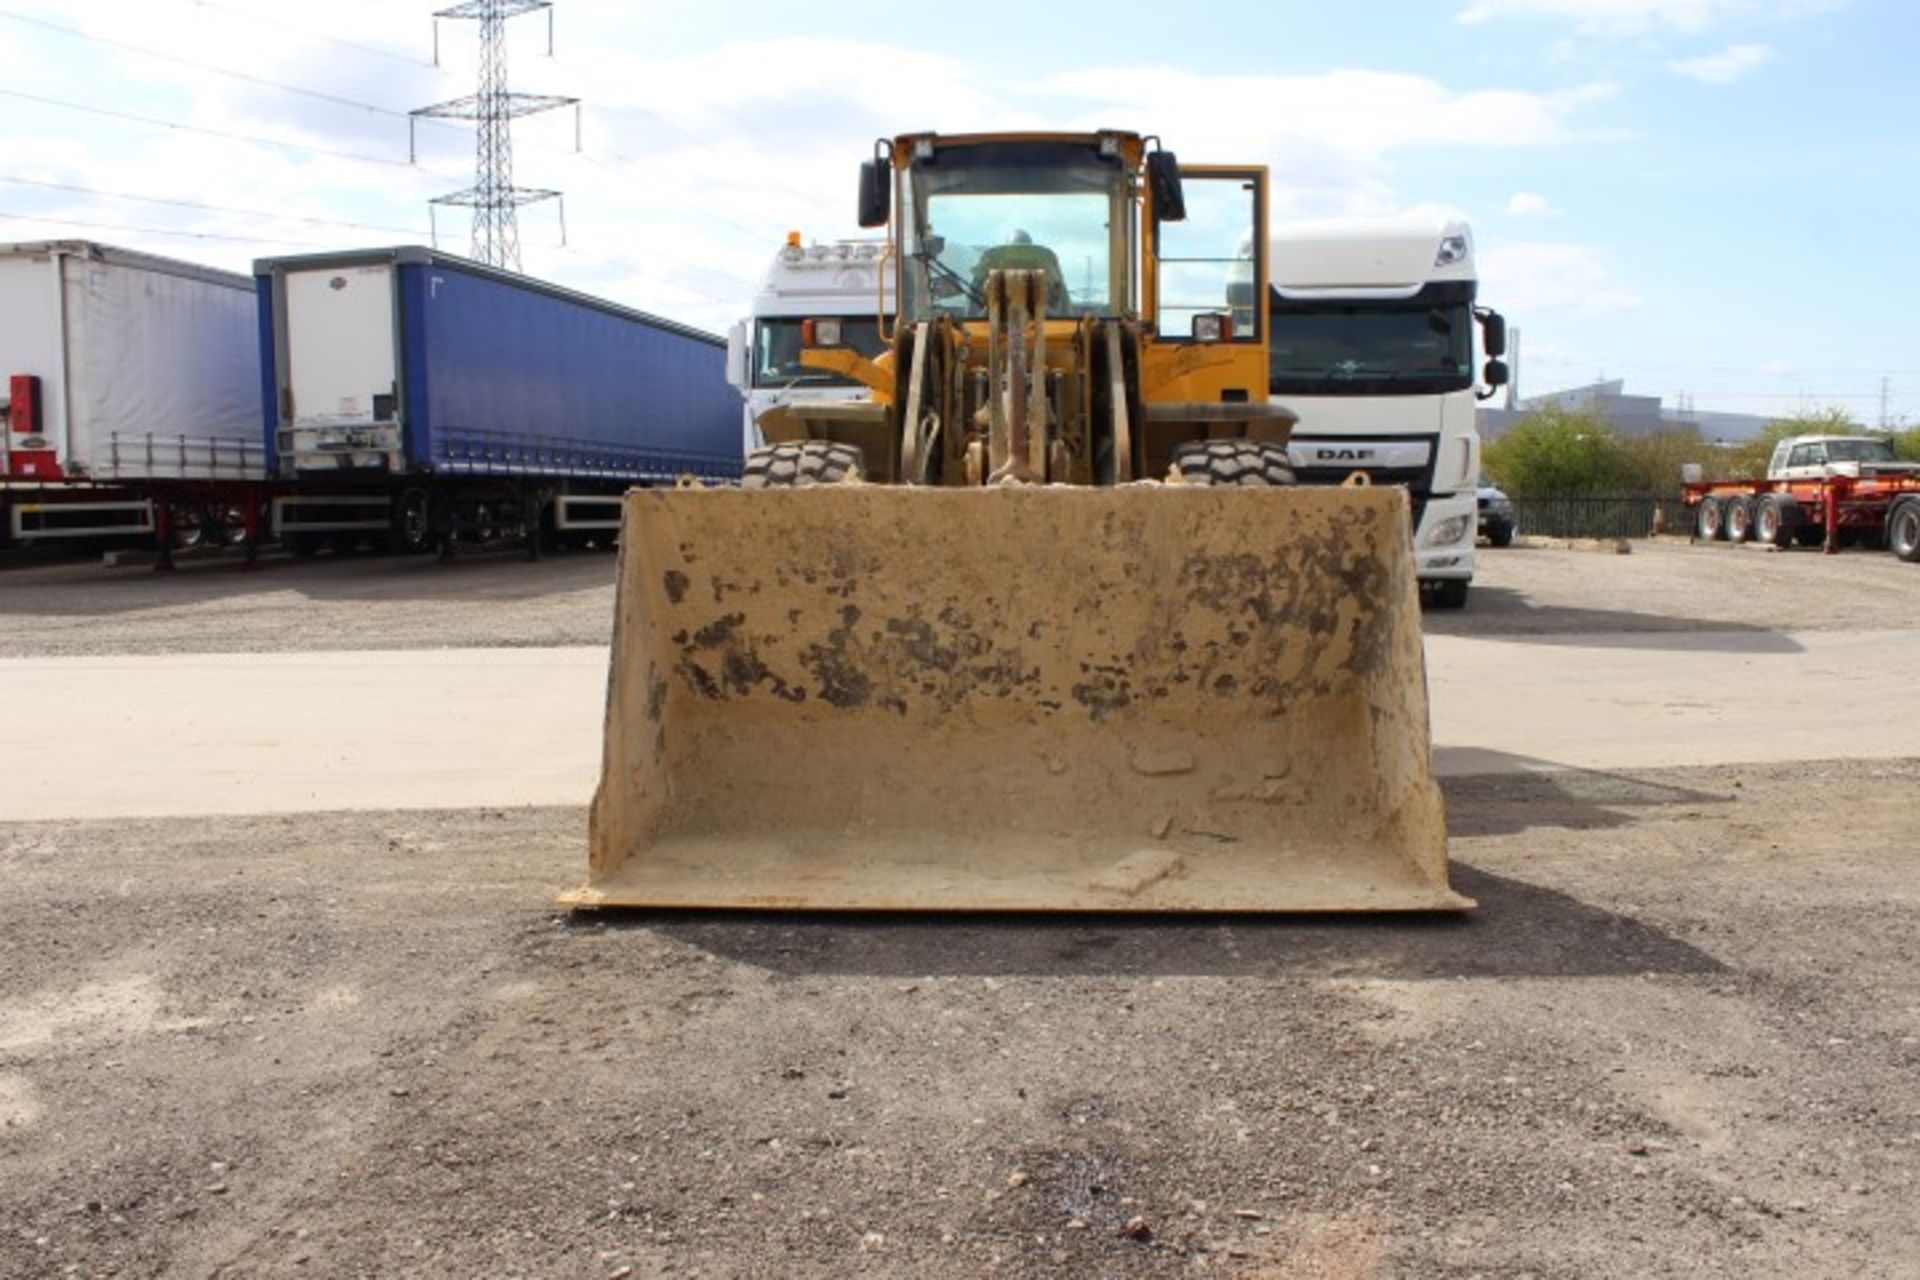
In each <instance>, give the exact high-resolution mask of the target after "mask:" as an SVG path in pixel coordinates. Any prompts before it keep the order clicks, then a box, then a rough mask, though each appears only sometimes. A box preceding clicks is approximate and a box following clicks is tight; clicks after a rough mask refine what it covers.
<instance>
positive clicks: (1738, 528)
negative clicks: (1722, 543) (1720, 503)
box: [1726, 498, 1753, 542]
mask: <svg viewBox="0 0 1920 1280" xmlns="http://www.w3.org/2000/svg"><path fill="white" fill-rule="evenodd" d="M1726 526H1727V541H1728V542H1745V541H1746V540H1747V539H1749V538H1751V537H1752V536H1753V499H1751V498H1728V499H1727V518H1726Z"/></svg>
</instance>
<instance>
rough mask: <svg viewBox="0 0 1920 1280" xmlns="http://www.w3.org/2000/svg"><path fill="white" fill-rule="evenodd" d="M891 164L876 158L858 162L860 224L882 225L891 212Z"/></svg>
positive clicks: (885, 222) (866, 225) (864, 225)
mask: <svg viewBox="0 0 1920 1280" xmlns="http://www.w3.org/2000/svg"><path fill="white" fill-rule="evenodd" d="M892 177H893V171H892V166H891V165H887V164H883V163H881V162H880V161H878V160H863V161H861V162H860V225H861V226H863V227H884V226H886V225H887V221H888V219H889V217H890V216H891V215H892V213H893V185H892V182H891V181H890V180H891V179H892Z"/></svg>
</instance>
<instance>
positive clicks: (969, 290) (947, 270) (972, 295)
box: [913, 250, 987, 311]
mask: <svg viewBox="0 0 1920 1280" xmlns="http://www.w3.org/2000/svg"><path fill="white" fill-rule="evenodd" d="M913 256H914V257H916V258H918V259H920V261H922V262H924V263H926V264H927V266H928V267H929V268H931V269H932V270H933V271H935V272H937V273H938V274H940V275H942V276H945V277H946V278H947V279H948V280H950V281H952V282H953V283H954V284H955V285H956V286H958V288H959V289H960V292H962V293H964V294H966V295H967V299H968V301H970V302H972V303H973V305H974V306H976V307H978V308H980V309H981V310H982V311H985V310H986V309H987V299H986V296H985V295H984V294H982V293H981V292H980V291H979V290H977V289H975V288H974V287H973V285H972V283H971V282H969V281H968V280H967V278H966V277H965V276H963V275H961V274H960V273H959V272H958V271H955V270H954V269H953V268H952V267H950V266H948V265H947V264H946V263H944V262H942V261H940V259H938V258H936V257H934V256H933V255H932V254H930V253H927V252H926V251H925V250H922V251H921V252H919V253H916V254H914V255H913Z"/></svg>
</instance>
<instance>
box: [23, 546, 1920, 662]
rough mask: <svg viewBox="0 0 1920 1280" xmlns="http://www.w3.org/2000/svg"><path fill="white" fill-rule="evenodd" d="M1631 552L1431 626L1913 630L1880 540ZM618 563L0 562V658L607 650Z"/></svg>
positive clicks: (1496, 564) (1519, 566)
mask: <svg viewBox="0 0 1920 1280" xmlns="http://www.w3.org/2000/svg"><path fill="white" fill-rule="evenodd" d="M1631 545H1632V547H1633V553H1632V554H1630V555H1624V556H1622V555H1616V554H1613V553H1612V552H1611V551H1600V550H1594V549H1591V548H1588V549H1567V548H1565V547H1558V548H1556V547H1548V546H1526V545H1521V546H1515V547H1512V548H1509V549H1507V550H1503V551H1483V552H1482V554H1481V557H1480V570H1479V575H1478V577H1477V578H1476V579H1475V582H1474V589H1473V595H1472V598H1471V600H1470V602H1469V603H1468V605H1467V607H1466V608H1465V609H1464V610H1462V611H1460V612H1458V613H1440V612H1436V613H1430V614H1428V615H1427V629H1428V630H1429V631H1432V632H1435V633H1438V634H1451V635H1473V634H1489V635H1500V634H1528V635H1535V634H1552V633H1575V632H1658V631H1700V630H1710V631H1740V630H1753V629H1775V628H1788V629H1794V630H1827V629H1838V630H1853V629H1908V628H1913V627H1916V626H1920V611H1916V610H1915V608H1914V602H1915V599H1916V596H1920V568H1916V567H1915V566H1913V565H1908V564H1902V563H1900V562H1899V561H1898V560H1895V559H1894V558H1893V557H1892V556H1889V555H1886V554H1884V553H1877V552H1864V551H1861V552H1849V553H1847V554H1845V555H1840V556H1822V555H1819V554H1818V553H1816V552H1811V551H1801V552H1784V553H1776V552H1767V551H1764V550H1762V549H1761V548H1759V547H1751V546H1749V547H1728V546H1726V545H1724V544H1723V545H1719V546H1706V545H1703V546H1689V545H1687V544H1686V543H1685V542H1684V541H1677V540H1668V541H1663V542H1661V543H1659V544H1657V545H1655V544H1649V543H1646V542H1636V543H1633V544H1631ZM613 575H614V560H613V557H612V556H610V555H607V554H604V553H593V552H586V553H576V554H571V555H559V556H554V557H550V558H549V559H547V560H544V561H542V562H540V563H538V564H528V563H527V562H526V561H525V560H524V559H522V558H521V557H520V556H519V555H518V554H517V553H513V552H491V553H486V554H474V555H470V556H467V557H465V558H462V559H460V560H457V561H455V562H454V563H452V564H449V565H443V564H439V563H437V562H435V561H433V560H431V559H425V558H414V559H396V558H386V557H369V558H364V559H347V560H333V559H331V558H322V559H318V560H312V561H295V560H287V559H273V560H268V561H266V562H265V565H264V567H263V568H262V570H261V571H260V572H258V573H241V572H239V571H238V570H237V569H236V567H235V565H234V564H233V563H232V562H230V561H220V560H215V561H203V562H199V563H194V564H190V565H186V566H183V567H182V568H181V569H180V570H179V571H178V572H176V573H173V574H170V575H162V574H155V573H152V572H150V571H148V570H146V569H144V568H121V569H108V568H103V567H101V566H100V565H98V564H76V563H67V564H55V565H38V566H30V567H19V568H14V569H12V570H10V571H7V572H4V573H0V658H25V657H56V656H60V655H75V654H151V653H271V652H278V651H282V650H290V649H302V650H306V649H371V648H401V649H420V648H441V647H452V648H469V647H486V646H494V645H519V646H526V645H569V644H605V643H606V642H607V640H608V638H609V636H610V635H611V632H612V619H613Z"/></svg>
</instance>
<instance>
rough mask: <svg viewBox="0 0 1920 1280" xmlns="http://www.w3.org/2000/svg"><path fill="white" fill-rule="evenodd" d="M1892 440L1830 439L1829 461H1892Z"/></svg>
mask: <svg viewBox="0 0 1920 1280" xmlns="http://www.w3.org/2000/svg"><path fill="white" fill-rule="evenodd" d="M1893 460H1894V456H1893V442H1892V441H1891V440H1829V441H1827V461H1828V462H1892V461H1893Z"/></svg>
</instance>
